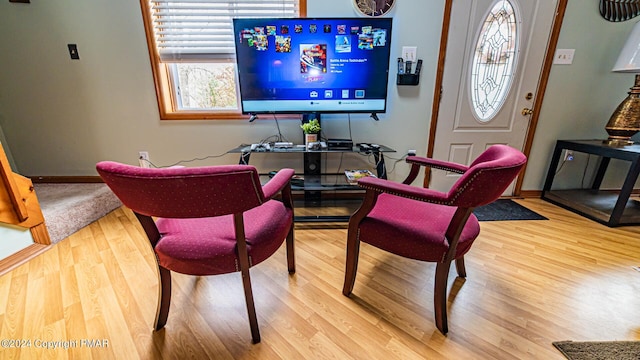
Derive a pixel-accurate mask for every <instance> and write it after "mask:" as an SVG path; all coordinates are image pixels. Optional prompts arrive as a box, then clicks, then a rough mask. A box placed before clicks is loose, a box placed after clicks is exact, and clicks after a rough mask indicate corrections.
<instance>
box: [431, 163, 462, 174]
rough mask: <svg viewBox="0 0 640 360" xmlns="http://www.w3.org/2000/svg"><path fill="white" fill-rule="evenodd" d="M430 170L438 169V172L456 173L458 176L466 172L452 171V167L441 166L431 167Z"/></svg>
mask: <svg viewBox="0 0 640 360" xmlns="http://www.w3.org/2000/svg"><path fill="white" fill-rule="evenodd" d="M429 167H430V168H432V169H438V170H444V171H451V172H454V173H456V174H464V173H465V172H464V171H463V170H458V169H452V168H450V167H446V166H439V165H429Z"/></svg>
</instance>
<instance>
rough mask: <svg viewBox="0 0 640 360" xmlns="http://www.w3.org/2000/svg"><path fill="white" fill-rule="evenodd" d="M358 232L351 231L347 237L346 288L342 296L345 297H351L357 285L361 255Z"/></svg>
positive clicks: (343, 289)
mask: <svg viewBox="0 0 640 360" xmlns="http://www.w3.org/2000/svg"><path fill="white" fill-rule="evenodd" d="M356 232H357V230H356V231H349V234H348V235H347V260H346V269H345V271H344V287H343V288H342V294H343V295H344V296H349V295H351V292H352V291H353V286H354V285H355V283H356V273H357V272H358V256H359V253H360V240H358V237H357V234H356Z"/></svg>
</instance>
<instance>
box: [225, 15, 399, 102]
mask: <svg viewBox="0 0 640 360" xmlns="http://www.w3.org/2000/svg"><path fill="white" fill-rule="evenodd" d="M391 25H392V19H391V18H316V19H311V18H251V19H234V20H233V28H234V33H235V45H236V61H237V68H238V77H239V82H240V96H241V104H242V112H243V113H245V114H260V113H309V112H315V113H357V112H367V113H369V112H370V113H382V112H385V111H386V108H387V83H388V77H389V76H388V75H389V54H390V48H391V43H390V42H391Z"/></svg>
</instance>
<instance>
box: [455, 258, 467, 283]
mask: <svg viewBox="0 0 640 360" xmlns="http://www.w3.org/2000/svg"><path fill="white" fill-rule="evenodd" d="M456 271H457V272H458V276H460V277H461V278H466V277H467V269H465V267H464V256H462V257H460V258H457V259H456Z"/></svg>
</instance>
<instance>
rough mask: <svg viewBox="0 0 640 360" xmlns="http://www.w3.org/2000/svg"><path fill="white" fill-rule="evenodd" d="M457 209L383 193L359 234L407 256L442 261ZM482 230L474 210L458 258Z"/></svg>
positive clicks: (459, 243) (387, 249) (461, 239)
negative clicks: (446, 235)
mask: <svg viewBox="0 0 640 360" xmlns="http://www.w3.org/2000/svg"><path fill="white" fill-rule="evenodd" d="M455 211H456V208H455V207H452V206H445V205H438V204H432V203H426V202H422V201H416V200H412V199H408V198H403V197H399V196H394V195H389V194H381V195H380V196H379V197H378V201H377V202H376V205H375V207H374V209H373V210H372V211H371V212H370V213H369V215H368V216H367V217H366V218H365V219H364V220H363V221H362V223H361V224H360V232H359V235H358V238H359V239H360V240H361V241H363V242H366V243H368V244H371V245H373V246H375V247H378V248H380V249H383V250H386V251H389V252H392V253H394V254H397V255H401V256H404V257H407V258H411V259H416V260H423V261H431V262H439V261H441V260H442V258H443V256H444V254H445V253H446V252H447V250H448V249H449V245H448V243H447V242H446V240H445V237H444V235H445V232H446V231H447V226H448V225H449V222H450V221H451V218H452V217H453V214H454V213H455ZM479 233H480V225H479V223H478V219H477V218H476V217H475V215H473V214H471V216H469V219H468V220H467V223H466V225H465V227H464V229H463V231H462V234H461V235H460V241H459V242H458V247H457V248H456V256H455V258H456V259H457V258H459V257H461V256H462V255H464V254H465V253H466V252H467V251H469V249H470V248H471V244H473V240H475V238H476V237H477V236H478V234H479Z"/></svg>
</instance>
